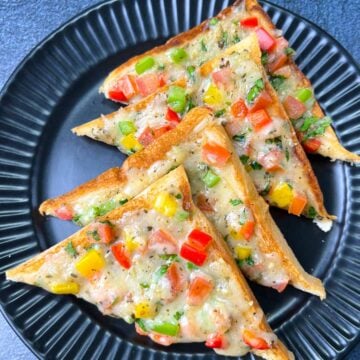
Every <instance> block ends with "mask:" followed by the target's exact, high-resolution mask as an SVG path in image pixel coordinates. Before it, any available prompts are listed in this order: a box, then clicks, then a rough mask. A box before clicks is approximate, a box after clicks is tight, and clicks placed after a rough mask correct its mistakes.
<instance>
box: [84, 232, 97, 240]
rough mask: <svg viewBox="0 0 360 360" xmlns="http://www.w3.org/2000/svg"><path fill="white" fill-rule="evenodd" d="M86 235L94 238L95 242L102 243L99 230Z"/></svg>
mask: <svg viewBox="0 0 360 360" xmlns="http://www.w3.org/2000/svg"><path fill="white" fill-rule="evenodd" d="M86 235H88V236H90V237H92V238H93V239H94V240H95V241H100V236H99V233H98V231H97V230H92V231H88V232H87V233H86Z"/></svg>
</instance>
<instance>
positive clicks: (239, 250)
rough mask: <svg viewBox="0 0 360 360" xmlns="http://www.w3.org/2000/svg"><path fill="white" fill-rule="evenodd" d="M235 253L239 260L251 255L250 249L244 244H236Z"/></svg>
mask: <svg viewBox="0 0 360 360" xmlns="http://www.w3.org/2000/svg"><path fill="white" fill-rule="evenodd" d="M235 253H236V256H237V258H238V259H239V260H245V259H247V258H248V257H249V256H250V255H251V249H250V248H248V247H245V246H240V245H238V246H236V247H235Z"/></svg>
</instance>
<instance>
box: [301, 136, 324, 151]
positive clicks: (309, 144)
mask: <svg viewBox="0 0 360 360" xmlns="http://www.w3.org/2000/svg"><path fill="white" fill-rule="evenodd" d="M302 146H303V147H304V149H305V151H306V152H308V153H314V152H316V151H317V150H318V149H319V147H320V146H321V141H320V140H318V139H309V140H305V141H304V142H303V143H302Z"/></svg>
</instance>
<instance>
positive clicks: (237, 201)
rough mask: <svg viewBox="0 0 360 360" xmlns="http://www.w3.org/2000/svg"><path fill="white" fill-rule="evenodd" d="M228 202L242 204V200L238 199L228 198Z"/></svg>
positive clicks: (235, 204) (234, 204)
mask: <svg viewBox="0 0 360 360" xmlns="http://www.w3.org/2000/svg"><path fill="white" fill-rule="evenodd" d="M229 202H230V204H231V205H232V206H237V205H240V204H243V202H242V200H240V199H230V201H229Z"/></svg>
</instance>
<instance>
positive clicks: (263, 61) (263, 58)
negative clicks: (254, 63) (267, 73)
mask: <svg viewBox="0 0 360 360" xmlns="http://www.w3.org/2000/svg"><path fill="white" fill-rule="evenodd" d="M268 62H269V54H268V53H267V52H266V51H264V52H263V53H262V54H261V64H262V65H263V66H265V65H267V63H268Z"/></svg>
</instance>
